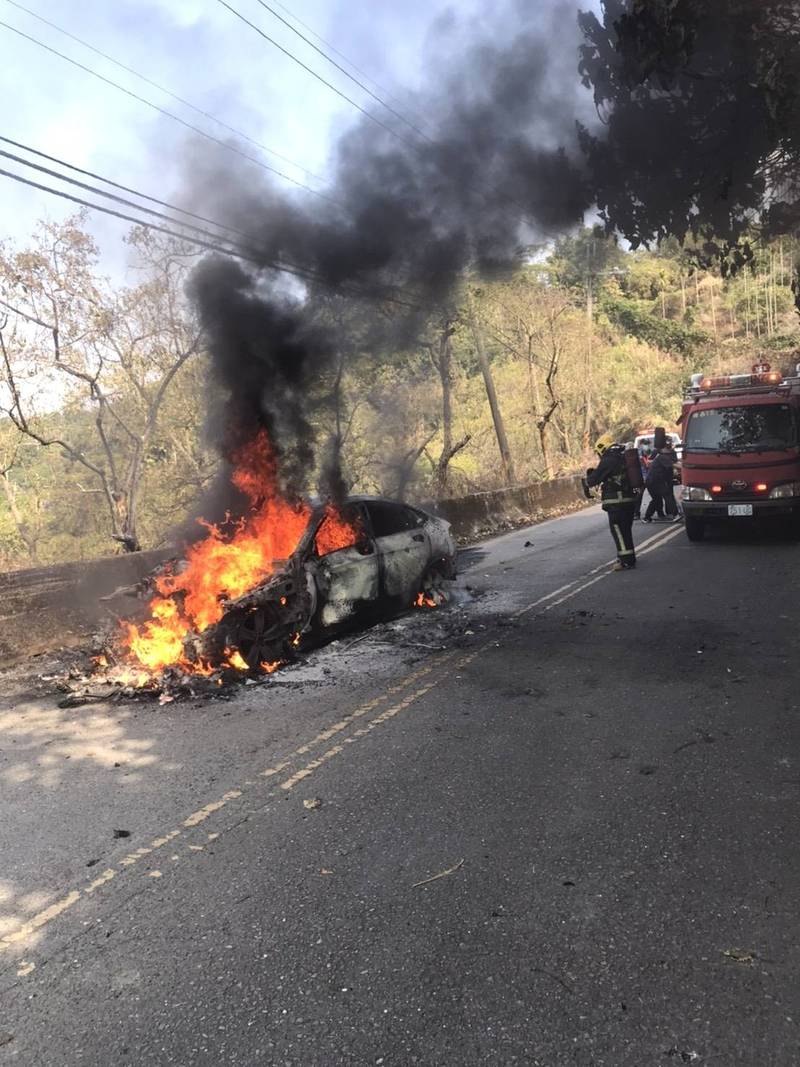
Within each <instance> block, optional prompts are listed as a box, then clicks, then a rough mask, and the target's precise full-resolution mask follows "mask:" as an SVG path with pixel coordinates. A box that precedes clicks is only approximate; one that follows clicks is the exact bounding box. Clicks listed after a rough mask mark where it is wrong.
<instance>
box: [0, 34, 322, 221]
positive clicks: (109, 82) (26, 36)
mask: <svg viewBox="0 0 800 1067" xmlns="http://www.w3.org/2000/svg"><path fill="white" fill-rule="evenodd" d="M0 26H2V27H3V28H4V29H7V30H11V32H12V33H16V34H17V35H18V36H19V37H23V38H24V39H25V40H26V41H30V42H31V43H32V44H35V45H38V47H39V48H43V49H44V50H45V51H46V52H50V53H51V54H52V55H55V56H58V57H59V59H63V60H65V61H66V62H67V63H71V64H72V66H74V67H77V68H78V69H79V70H82V71H84V72H85V73H86V74H91V75H92V77H94V78H97V79H99V80H100V81H101V82H105V84H106V85H110V86H112V88H114V89H118V90H119V91H120V92H122V93H125V95H126V96H130V97H132V98H133V99H134V100H138V101H139V103H141V104H146V105H147V106H148V107H150V108H152V109H153V110H154V111H157V112H158V113H159V114H161V115H165V116H166V117H167V118H170V119H172V120H173V121H174V122H179V123H180V124H181V126H185V127H186V129H188V130H191V131H192V132H193V133H197V134H199V135H200V136H201V137H205V138H206V140H208V141H212V142H213V143H214V144H216V145H219V146H220V147H221V148H224V149H226V150H227V151H228V152H235V153H236V155H237V156H241V157H242V158H243V159H246V160H249V162H250V163H255V164H256V166H257V167H261V168H262V170H267V171H269V172H270V173H271V174H276V175H277V176H278V177H279V178H283V179H284V181H287V182H291V183H292V185H296V186H298V187H299V188H301V189H305V190H306V191H307V192H309V193H312V194H313V195H314V196H317V197H319V198H320V199H321V200H327V201H328V202H329V203H331V204H336V201H335V200H333V199H332V198H331V197H329V196H327V195H326V194H325V193H320V192H318V191H317V190H316V189H312V188H311V186H310V185H305V184H304V183H303V182H301V181H298V180H297V178H291V177H289V175H288V174H284V173H283V172H282V171H279V170H276V169H275V167H271V166H270V165H269V164H268V163H264V161H263V160H260V159H257V158H256V157H255V156H250V155H248V154H247V152H242V150H241V149H240V148H237V147H236V146H235V145H232V144H229V143H228V142H227V141H223V140H221V139H220V138H219V137H214V135H213V134H211V133H206V131H205V130H202V129H201V128H200V127H199V126H195V125H193V124H192V123H191V122H187V121H186V119H182V118H181V117H180V115H175V114H174V113H173V112H172V111H167V109H166V108H163V107H160V106H159V105H158V104H154V103H153V102H152V100H148V99H147V98H146V97H144V96H139V94H138V93H135V92H133V90H132V89H126V88H125V86H124V85H120V84H119V82H115V81H112V79H111V78H107V77H106V76H105V75H104V74H100V73H99V72H98V71H96V70H93V69H92V68H91V67H87V66H85V64H83V63H79V62H78V60H77V59H72V57H71V56H68V55H65V54H64V53H63V52H59V51H58V49H57V48H53V47H52V46H51V45H49V44H45V43H44V42H43V41H39V40H37V38H36V37H32V36H31V35H30V34H28V33H23V31H22V30H18V29H17V28H16V26H11V25H9V23H7V22H3V21H2V19H0ZM336 206H339V205H336Z"/></svg>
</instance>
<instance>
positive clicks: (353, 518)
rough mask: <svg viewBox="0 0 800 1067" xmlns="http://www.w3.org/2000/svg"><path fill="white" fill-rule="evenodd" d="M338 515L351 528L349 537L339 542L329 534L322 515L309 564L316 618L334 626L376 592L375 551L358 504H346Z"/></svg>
mask: <svg viewBox="0 0 800 1067" xmlns="http://www.w3.org/2000/svg"><path fill="white" fill-rule="evenodd" d="M341 517H342V518H343V519H344V520H345V521H346V522H347V523H348V524H349V525H350V527H351V529H352V541H351V543H350V544H347V545H343V546H342V545H340V544H339V543H338V542H340V540H341V538H340V537H339V536H338V535H337V536H336V537H332V536H331V526H332V525H333V523H334V521H335V520H333V519H332V518H331V517H325V518H323V520H322V522H321V523H320V525H319V528H318V529H317V532H316V534H315V537H314V547H313V553H312V560H311V566H312V569H313V575H314V583H315V585H316V591H317V612H316V615H317V620H318V621H319V623H320V624H321V625H322V626H336V625H337V623H340V622H344V621H345V620H346V619H348V618H349V617H350V616H352V615H353V614H355V613H356V612H357V611H359V609H360V608H363V607H365V606H367V605H369V604H373V603H374V602H375V601H376V600H377V599H378V595H379V592H380V582H379V569H378V553H377V551H376V549H375V542H374V541H373V540H372V538H371V537H370V536H369V533H368V530H369V525H368V523H367V521H366V518H365V515H364V512H363V509H362V506H361V505H360V504H350V505H348V506H347V507H345V508H343V509H342V513H341Z"/></svg>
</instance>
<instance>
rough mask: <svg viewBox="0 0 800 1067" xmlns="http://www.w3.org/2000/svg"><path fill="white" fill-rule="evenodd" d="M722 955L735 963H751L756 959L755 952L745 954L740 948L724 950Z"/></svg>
mask: <svg viewBox="0 0 800 1067" xmlns="http://www.w3.org/2000/svg"><path fill="white" fill-rule="evenodd" d="M722 955H723V956H727V958H728V959H729V960H733V961H734V962H735V963H752V962H753V960H755V958H756V954H755V952H752V951H750V952H746V951H744V950H743V949H740V948H726V949H725V951H724V952H723V953H722Z"/></svg>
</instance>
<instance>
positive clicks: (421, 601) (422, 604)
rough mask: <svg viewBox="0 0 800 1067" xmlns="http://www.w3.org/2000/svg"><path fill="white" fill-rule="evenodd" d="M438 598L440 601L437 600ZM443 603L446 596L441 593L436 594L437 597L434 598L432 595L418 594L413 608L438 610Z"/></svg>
mask: <svg viewBox="0 0 800 1067" xmlns="http://www.w3.org/2000/svg"><path fill="white" fill-rule="evenodd" d="M437 596H438V597H439V598H440V599H437ZM443 603H444V595H443V594H441V593H438V594H436V596H433V595H431V594H430V593H417V598H416V600H415V601H414V604H413V606H414V607H415V608H438V607H439V606H440V604H443Z"/></svg>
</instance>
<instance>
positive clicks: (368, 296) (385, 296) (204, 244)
mask: <svg viewBox="0 0 800 1067" xmlns="http://www.w3.org/2000/svg"><path fill="white" fill-rule="evenodd" d="M0 176H2V177H5V178H10V179H11V180H12V181H15V182H19V183H21V184H22V185H27V186H30V187H31V188H32V189H38V190H39V191H40V192H43V193H49V194H51V195H52V196H57V197H60V198H61V199H62V200H68V201H70V202H71V203H73V204H79V205H80V206H81V207H86V208H89V209H91V210H92V211H99V212H100V213H101V214H104V215H111V216H112V217H113V218H117V219H122V220H123V221H124V222H131V223H133V224H134V225H136V226H143V227H144V228H145V229H148V230H155V231H156V232H158V233H163V234H166V235H167V236H168V237H174V238H176V239H177V240H179V241H185V242H187V243H188V244H193V245H196V246H197V247H199V248H204V249H205V250H206V251H209V252H220V253H222V254H223V255H226V256H234V257H235V258H237V259H243V260H246V261H247V262H250V263H252V264H254V265H255V266H257V267H262V268H263V267H270V268H272V269H273V270H277V271H281V272H283V273H285V274H291V275H293V276H294V277H296V278H300V279H301V280H302V281H305V282H314V283H317V284H318V285H324V286H327V287H328V288H331V284H330V282H327V281H326V280H325V279H324V278H322V277H321V276H320V275H319V274H318V273H317V272H315V271H313V270H311V269H310V268H305V267H301V266H298V265H296V264H292V263H287V262H276V261H274V260H266V259H263V258H261V257H257V256H255V255H254V254H253V253H252V252H248V251H246V250H245V249H243V248H240V247H238V246H237V245H235V244H233V242H231V243H229V244H220V243H219V241H220V237H219V236H218V235H216V234H206V235H205V236H199V237H193V236H191V235H189V234H185V233H180V232H178V231H176V230H173V229H170V228H169V227H167V226H162V225H161V224H160V223H155V222H148V221H147V220H146V219H142V218H139V217H137V216H134V215H129V214H127V213H125V212H122V211H117V210H116V209H115V208H111V207H107V206H106V205H104V204H96V203H92V202H91V201H90V200H84V199H83V197H79V196H75V195H74V194H73V193H68V192H66V191H65V190H62V189H54V188H53V187H52V186H49V185H43V184H41V183H40V182H35V181H33V180H32V179H30V178H26V177H24V176H23V175H22V174H15V173H14V172H13V171H9V170H5V169H3V168H0ZM92 191H93V192H95V193H97V192H100V190H96V189H95V190H92ZM136 210H139V211H145V210H147V209H145V208H141V207H138V206H136ZM171 221H173V222H174V223H175V224H176V225H178V226H185V225H186V224H185V223H182V222H180V221H179V220H178V219H175V220H171ZM192 229H194V230H196V231H197V232H198V233H200V234H202V233H203V231H201V230H200V229H199V227H192ZM222 240H225V238H222ZM338 291H339V292H341V294H342V295H343V296H346V297H351V298H354V299H363V300H378V301H381V300H384V301H387V302H388V303H392V304H397V305H398V306H400V307H405V308H408V309H410V310H414V311H431V310H433V307H434V305H423V304H418V303H415V302H413V301H410V300H405V299H403V298H402V297H400V296H397V295H396V294H395V293H393V292H390V291H387V290H384V289H373V290H371V291H370V290H365V289H359V288H350V289H345V288H343V287H342V288H340V289H339V290H338Z"/></svg>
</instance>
